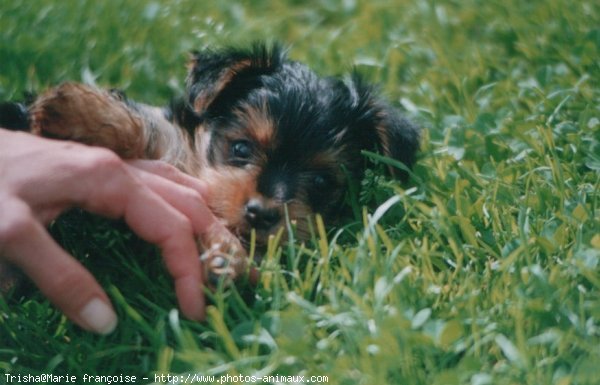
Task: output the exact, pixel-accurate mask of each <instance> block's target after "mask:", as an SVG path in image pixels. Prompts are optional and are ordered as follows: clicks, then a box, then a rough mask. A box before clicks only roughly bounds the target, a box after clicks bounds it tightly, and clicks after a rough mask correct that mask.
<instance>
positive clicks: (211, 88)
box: [187, 44, 285, 115]
mask: <svg viewBox="0 0 600 385" xmlns="http://www.w3.org/2000/svg"><path fill="white" fill-rule="evenodd" d="M284 58H285V53H284V51H283V49H282V48H281V47H280V46H279V45H273V46H267V45H265V44H255V45H254V46H253V47H252V48H250V49H246V50H244V49H225V50H221V51H203V52H196V53H194V54H193V56H192V58H191V61H190V62H189V64H188V69H189V73H188V78H187V90H188V98H189V99H188V102H189V104H190V105H191V106H192V108H193V110H194V112H195V113H196V114H199V115H203V114H206V113H213V114H217V115H218V114H219V113H220V112H224V111H227V107H228V106H230V105H231V104H232V103H234V102H235V101H236V100H239V99H240V98H242V97H243V96H244V95H245V94H247V93H248V92H249V91H251V90H252V89H254V88H256V87H259V86H260V76H261V75H268V74H272V73H273V72H275V71H277V70H278V69H279V68H280V66H281V63H282V61H283V60H284Z"/></svg>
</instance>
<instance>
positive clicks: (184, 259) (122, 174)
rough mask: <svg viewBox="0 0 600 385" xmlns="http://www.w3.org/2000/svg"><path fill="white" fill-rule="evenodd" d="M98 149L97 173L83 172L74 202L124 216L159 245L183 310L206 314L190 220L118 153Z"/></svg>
mask: <svg viewBox="0 0 600 385" xmlns="http://www.w3.org/2000/svg"><path fill="white" fill-rule="evenodd" d="M98 152H99V153H100V155H95V157H96V158H94V157H93V158H94V159H93V160H92V161H91V162H90V163H91V164H92V165H93V166H92V172H90V171H89V170H85V167H84V168H83V170H85V171H86V172H82V173H81V174H83V175H79V180H78V183H77V185H76V186H75V188H74V190H73V191H72V196H73V197H75V198H74V202H73V203H74V204H76V205H78V206H80V207H82V208H83V209H85V210H88V211H91V212H94V213H97V214H101V215H105V216H109V217H122V218H123V219H124V220H125V222H126V223H127V224H128V225H129V226H130V227H131V229H132V230H133V231H134V232H135V233H136V234H137V235H138V236H140V237H141V238H142V239H144V240H146V241H148V242H151V243H154V244H156V245H157V246H158V247H159V248H160V249H161V251H162V254H163V257H164V260H165V261H166V262H167V268H168V269H169V272H170V273H171V275H172V276H173V278H174V280H175V290H176V293H177V298H178V300H179V305H180V308H181V311H182V312H183V314H184V315H185V316H186V317H188V318H191V319H195V320H201V319H204V315H205V313H204V296H203V292H202V286H203V285H202V274H201V271H200V262H199V260H198V249H197V247H196V242H195V237H194V229H193V226H192V224H191V222H190V220H189V219H188V218H187V217H186V216H185V215H183V214H182V213H181V212H179V211H178V210H177V209H175V208H174V207H172V206H171V205H169V204H168V203H167V202H166V201H165V200H164V199H163V198H161V197H160V196H159V195H158V194H156V193H155V192H153V191H152V190H151V189H150V188H149V187H148V186H146V185H145V184H144V183H143V182H142V181H141V180H140V179H139V178H136V177H135V176H134V175H133V174H132V173H131V172H130V170H129V169H128V167H127V166H126V164H125V163H123V162H122V161H121V160H120V159H119V158H118V157H117V156H116V155H114V154H112V153H110V152H108V151H106V152H105V151H101V150H99V151H98ZM111 154H112V155H111ZM113 155H114V157H113Z"/></svg>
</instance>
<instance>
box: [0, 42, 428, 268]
mask: <svg viewBox="0 0 600 385" xmlns="http://www.w3.org/2000/svg"><path fill="white" fill-rule="evenodd" d="M13 108H14V106H13ZM0 114H2V112H1V111H0ZM0 117H1V115H0ZM28 119H29V124H28V126H29V127H30V129H31V131H32V132H34V133H36V134H39V135H44V136H48V137H53V138H60V139H68V140H75V141H79V142H83V143H87V144H90V145H98V146H103V147H107V148H109V149H111V150H113V151H115V152H116V153H117V154H119V155H120V156H121V157H123V158H127V159H130V158H147V159H161V160H164V161H166V162H168V163H170V164H172V165H174V166H176V167H177V168H179V169H180V170H182V171H184V172H186V173H188V174H190V175H192V176H194V177H198V178H200V179H202V180H205V181H206V182H207V184H208V186H209V193H208V198H207V203H208V205H209V207H210V208H211V210H212V211H213V212H214V213H215V214H216V215H217V216H218V217H219V218H221V219H222V220H223V222H224V223H225V225H226V226H227V227H228V228H229V229H230V230H231V231H232V233H233V234H235V235H236V236H237V237H238V238H239V239H241V240H242V242H245V241H247V240H248V239H249V237H250V234H251V231H252V230H254V231H255V234H256V243H257V245H259V246H263V245H265V244H266V242H267V240H268V237H269V236H270V235H272V234H274V233H275V232H276V231H277V230H278V229H279V228H280V227H281V226H282V225H283V222H284V220H285V217H286V214H285V210H287V215H288V216H289V218H290V219H292V220H294V221H295V222H296V228H297V231H298V233H299V236H300V237H306V236H307V235H308V231H309V230H308V229H309V226H308V223H309V220H310V219H309V218H311V216H312V215H313V214H315V213H320V214H321V215H323V217H324V218H325V219H326V220H331V219H333V218H334V217H335V216H336V215H337V214H338V213H339V207H340V205H341V203H342V200H343V197H344V193H345V191H346V185H347V182H348V181H347V179H348V177H350V178H360V176H361V175H362V171H363V167H364V160H363V158H362V156H361V153H360V152H361V150H377V149H379V150H381V151H382V152H383V153H384V154H385V155H387V156H390V157H393V158H394V159H397V160H399V161H401V162H403V163H404V164H405V165H406V166H407V167H410V166H411V165H412V163H413V162H414V159H415V153H416V151H417V149H418V145H419V130H418V129H417V128H416V126H414V125H413V124H411V123H410V122H409V121H407V120H406V119H404V118H403V117H402V116H401V115H400V114H399V113H398V112H397V111H396V110H394V109H393V108H391V107H390V106H389V105H388V104H386V103H385V102H383V101H382V100H381V99H380V98H379V97H378V96H377V95H376V93H375V92H374V89H373V88H372V87H371V86H369V85H366V84H365V83H364V82H363V81H362V80H361V79H360V77H359V76H358V75H356V74H355V75H352V76H350V77H348V78H346V79H343V80H342V79H338V78H322V77H318V76H317V75H316V74H315V73H314V72H312V71H311V70H309V69H308V68H307V67H306V66H304V65H302V64H300V63H297V62H293V61H290V60H288V59H287V58H286V57H285V54H284V53H283V52H282V50H281V49H279V48H278V47H274V48H271V49H269V48H266V47H265V46H255V47H253V48H252V49H250V50H235V49H230V50H223V51H219V52H212V51H211V52H204V53H198V54H196V55H195V57H194V59H193V61H192V63H191V65H190V71H189V75H188V79H187V92H186V97H185V98H184V99H183V100H180V101H178V102H174V103H173V104H172V105H171V106H169V107H167V108H157V107H151V106H147V105H144V104H139V103H136V102H133V101H130V100H127V99H126V98H125V97H124V96H123V95H121V94H119V93H115V92H107V91H101V90H98V89H95V88H92V87H89V86H84V85H80V84H71V83H69V84H64V85H62V86H59V87H57V88H55V89H52V90H50V91H49V92H47V93H45V94H43V95H42V96H41V97H39V98H38V99H37V100H36V101H35V102H34V103H33V105H32V106H30V107H29V109H28ZM1 124H2V119H0V125H1ZM20 124H21V125H23V124H22V123H20ZM398 174H399V176H401V177H402V176H403V175H402V174H403V171H402V170H400V171H398ZM202 243H204V246H205V247H209V246H210V245H213V244H215V240H213V239H210V236H207V239H205V240H203V242H202ZM219 243H228V244H235V243H236V241H235V240H219ZM234 248H239V245H236V246H235V247H234ZM234 254H235V253H234ZM240 258H241V257H239V256H238V257H235V258H234V259H235V260H236V261H239V259H240ZM234 264H235V261H234ZM239 266H244V264H243V263H242V264H240V265H239ZM234 270H236V271H237V273H239V269H238V268H236V269H234ZM234 275H235V273H234Z"/></svg>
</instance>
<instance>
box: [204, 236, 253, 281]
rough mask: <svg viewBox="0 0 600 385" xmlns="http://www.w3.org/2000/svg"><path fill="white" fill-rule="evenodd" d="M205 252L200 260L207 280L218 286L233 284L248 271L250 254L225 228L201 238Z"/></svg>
mask: <svg viewBox="0 0 600 385" xmlns="http://www.w3.org/2000/svg"><path fill="white" fill-rule="evenodd" d="M200 247H201V248H202V249H203V250H204V252H203V253H202V254H201V255H200V260H201V261H202V264H203V266H204V275H205V277H204V279H205V282H207V284H208V285H209V286H210V287H211V288H216V287H218V286H219V285H220V284H224V285H225V286H229V285H232V284H233V282H234V281H235V280H237V279H238V278H240V277H241V276H243V275H244V274H246V273H247V271H248V256H247V253H246V250H245V249H244V247H243V246H242V244H241V243H240V241H239V240H238V239H237V238H236V237H234V236H233V235H231V234H230V233H229V232H227V231H224V230H219V231H209V232H207V233H205V234H204V235H203V236H202V237H201V239H200Z"/></svg>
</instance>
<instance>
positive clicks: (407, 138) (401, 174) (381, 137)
mask: <svg viewBox="0 0 600 385" xmlns="http://www.w3.org/2000/svg"><path fill="white" fill-rule="evenodd" d="M345 84H346V86H347V87H348V90H349V95H350V100H351V103H352V110H353V112H354V114H353V115H354V117H353V120H354V121H355V125H354V133H355V135H357V137H358V140H359V141H360V143H361V145H362V146H361V147H362V149H363V150H369V151H374V150H379V151H381V152H382V153H383V155H385V156H387V157H389V158H392V159H395V160H397V161H400V162H402V163H403V164H404V165H405V166H406V168H408V169H410V168H411V167H412V165H413V164H414V162H415V158H416V154H417V151H418V150H419V144H420V136H421V135H420V129H419V127H418V126H416V125H415V124H414V123H412V122H411V121H410V120H408V119H407V118H406V117H404V116H403V115H402V114H401V113H400V111H398V109H396V108H394V107H392V106H390V105H389V103H387V102H386V101H385V100H384V99H383V98H382V97H381V96H380V95H379V92H378V91H377V89H376V88H375V87H374V86H373V85H370V84H367V83H366V82H365V81H364V80H363V78H362V77H361V76H360V75H359V74H358V73H356V72H355V73H353V74H352V75H351V76H350V78H349V79H347V80H346V81H345ZM390 172H391V173H392V175H394V176H396V177H398V178H400V179H403V180H404V179H406V178H407V177H408V173H407V171H406V170H403V169H400V168H396V167H390Z"/></svg>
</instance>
